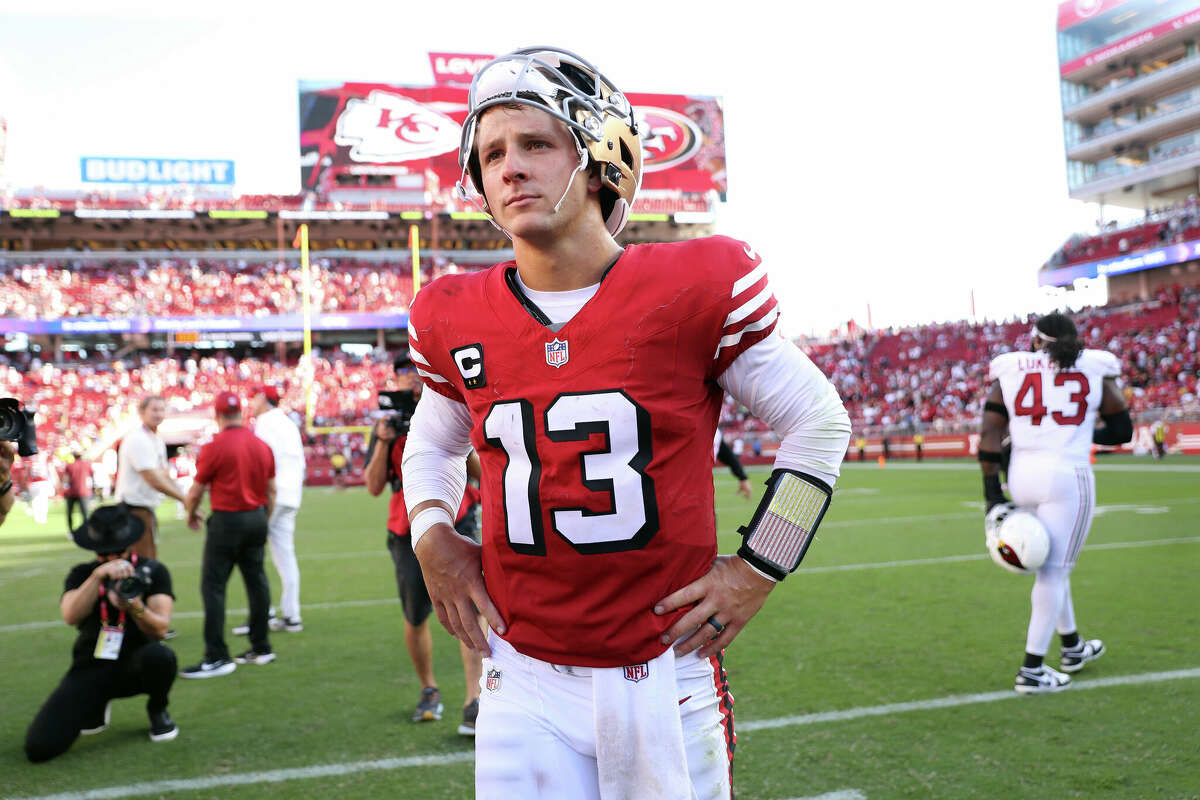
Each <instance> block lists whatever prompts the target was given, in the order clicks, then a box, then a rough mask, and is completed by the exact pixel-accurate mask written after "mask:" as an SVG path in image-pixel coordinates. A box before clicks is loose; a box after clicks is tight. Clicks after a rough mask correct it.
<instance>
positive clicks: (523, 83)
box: [458, 47, 642, 236]
mask: <svg viewBox="0 0 1200 800" xmlns="http://www.w3.org/2000/svg"><path fill="white" fill-rule="evenodd" d="M506 103H523V104H525V105H530V106H533V107H535V108H538V109H541V110H542V111H545V112H546V113H548V114H550V115H551V116H553V117H555V118H556V119H559V120H561V121H563V122H564V123H566V124H567V126H568V127H569V128H570V129H571V131H572V132H573V133H574V134H575V141H576V144H575V146H576V149H577V150H578V151H579V171H582V170H583V169H585V168H586V167H587V164H588V161H589V159H590V160H591V162H593V163H596V164H598V165H599V168H600V182H601V184H602V185H603V187H604V188H603V189H601V192H600V204H601V210H602V211H603V213H604V223H605V227H606V228H608V232H609V233H611V234H612V235H613V236H616V235H617V234H618V233H620V232H621V229H622V228H624V227H625V222H626V221H627V220H628V219H629V211H630V209H631V208H632V207H633V198H634V196H635V195H636V194H637V190H638V188H639V187H640V186H641V183H642V142H641V138H640V136H639V134H638V126H637V121H636V120H635V119H634V114H633V107H632V106H630V104H629V101H628V100H627V99H626V98H625V95H624V94H622V93H621V92H620V91H618V90H617V88H616V87H615V86H613V84H612V81H610V80H608V78H606V77H604V75H602V74H601V73H600V71H599V70H598V69H596V68H595V67H593V66H592V65H591V64H589V63H588V62H587V61H585V60H584V59H582V58H580V57H579V56H577V55H575V54H574V53H570V52H568V51H566V50H560V49H558V48H555V47H527V48H523V49H521V50H514V51H513V52H511V53H507V54H506V55H502V56H499V57H497V58H495V59H493V60H492V61H491V62H490V63H488V64H487V65H486V66H484V67H483V69H481V70H479V72H478V73H476V75H475V79H474V80H472V81H471V92H470V95H469V96H468V98H467V108H468V113H467V118H466V119H465V120H464V121H463V126H462V143H461V145H460V146H459V149H458V164H459V166H460V167H462V175H461V176H460V178H459V182H458V192H459V195H460V196H461V197H463V198H464V199H470V197H469V195H468V192H467V186H466V184H467V180H468V178H469V180H470V184H471V187H472V188H473V189H474V190H475V192H476V193H477V194H478V195H479V196H480V197H483V200H484V207H485V210H486V203H487V198H486V197H484V195H483V180H482V178H481V170H480V165H479V155H478V154H477V153H476V152H475V131H476V129H477V127H478V123H479V115H480V114H482V113H483V112H484V111H487V110H488V109H489V108H492V107H493V106H497V105H503V104H506ZM568 185H569V184H568ZM559 202H560V203H561V201H559Z"/></svg>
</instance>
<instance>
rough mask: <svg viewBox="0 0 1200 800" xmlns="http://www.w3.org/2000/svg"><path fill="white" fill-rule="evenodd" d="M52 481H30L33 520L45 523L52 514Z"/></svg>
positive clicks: (41, 523) (30, 504)
mask: <svg viewBox="0 0 1200 800" xmlns="http://www.w3.org/2000/svg"><path fill="white" fill-rule="evenodd" d="M51 494H52V492H51V491H50V482H49V481H30V482H29V507H30V509H32V511H33V521H34V522H37V523H38V524H39V525H45V524H46V521H47V520H48V519H49V514H50V495H51Z"/></svg>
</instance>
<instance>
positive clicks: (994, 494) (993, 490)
mask: <svg viewBox="0 0 1200 800" xmlns="http://www.w3.org/2000/svg"><path fill="white" fill-rule="evenodd" d="M983 501H984V503H985V504H986V505H987V510H988V511H991V510H992V507H993V506H998V505H1001V504H1002V503H1007V502H1008V498H1006V497H1005V496H1004V490H1003V489H1001V488H1000V476H999V475H984V476H983Z"/></svg>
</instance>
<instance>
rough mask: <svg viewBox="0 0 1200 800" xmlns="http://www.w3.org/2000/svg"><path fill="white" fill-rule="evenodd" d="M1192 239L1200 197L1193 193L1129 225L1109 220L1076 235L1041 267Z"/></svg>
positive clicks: (1198, 235)
mask: <svg viewBox="0 0 1200 800" xmlns="http://www.w3.org/2000/svg"><path fill="white" fill-rule="evenodd" d="M1194 239H1200V199H1197V198H1196V197H1195V196H1192V197H1189V198H1188V199H1187V200H1186V201H1184V202H1182V203H1179V204H1177V205H1174V206H1170V207H1168V208H1163V209H1156V210H1154V211H1148V212H1147V214H1146V216H1145V218H1144V219H1143V220H1140V221H1138V222H1134V223H1132V224H1128V225H1118V224H1116V223H1109V224H1107V225H1105V226H1104V227H1103V229H1102V230H1100V231H1099V232H1097V233H1095V234H1090V235H1089V234H1075V235H1074V236H1072V237H1071V238H1070V239H1068V240H1067V241H1066V242H1065V243H1064V244H1063V245H1062V247H1060V248H1059V249H1058V250H1057V251H1055V253H1054V255H1052V256H1051V257H1050V259H1049V260H1048V261H1047V262H1046V264H1045V266H1044V267H1043V268H1044V269H1057V268H1059V267H1066V266H1070V265H1072V264H1082V263H1085V262H1088V261H1100V260H1103V259H1109V258H1115V257H1117V256H1120V255H1123V254H1125V253H1135V252H1137V251H1139V250H1149V249H1152V248H1155V247H1162V246H1163V245H1167V244H1172V243H1175V242H1184V241H1191V240H1194Z"/></svg>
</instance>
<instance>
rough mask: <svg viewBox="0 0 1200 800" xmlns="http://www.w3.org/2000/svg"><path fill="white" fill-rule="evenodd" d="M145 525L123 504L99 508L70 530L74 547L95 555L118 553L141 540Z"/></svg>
mask: <svg viewBox="0 0 1200 800" xmlns="http://www.w3.org/2000/svg"><path fill="white" fill-rule="evenodd" d="M145 530H146V526H145V525H143V524H142V521H141V520H140V519H138V518H137V517H135V516H134V515H133V514H131V513H130V512H129V507H128V506H126V505H125V504H123V503H118V504H117V505H114V506H100V507H99V508H97V509H96V510H95V511H93V512H92V513H91V514H89V515H88V518H87V519H86V520H84V522H83V524H82V525H80V526H79V527H78V528H76V529H75V530H73V531H71V536H72V537H73V538H74V539H75V544H77V545H79V546H80V547H82V548H84V549H85V550H95V551H96V552H97V553H100V554H102V555H103V554H105V553H121V552H124V551H125V550H126V549H127V548H129V547H130V546H132V545H133V544H135V543H136V542H137V540H138V539H141V538H142V533H143V532H145Z"/></svg>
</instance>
